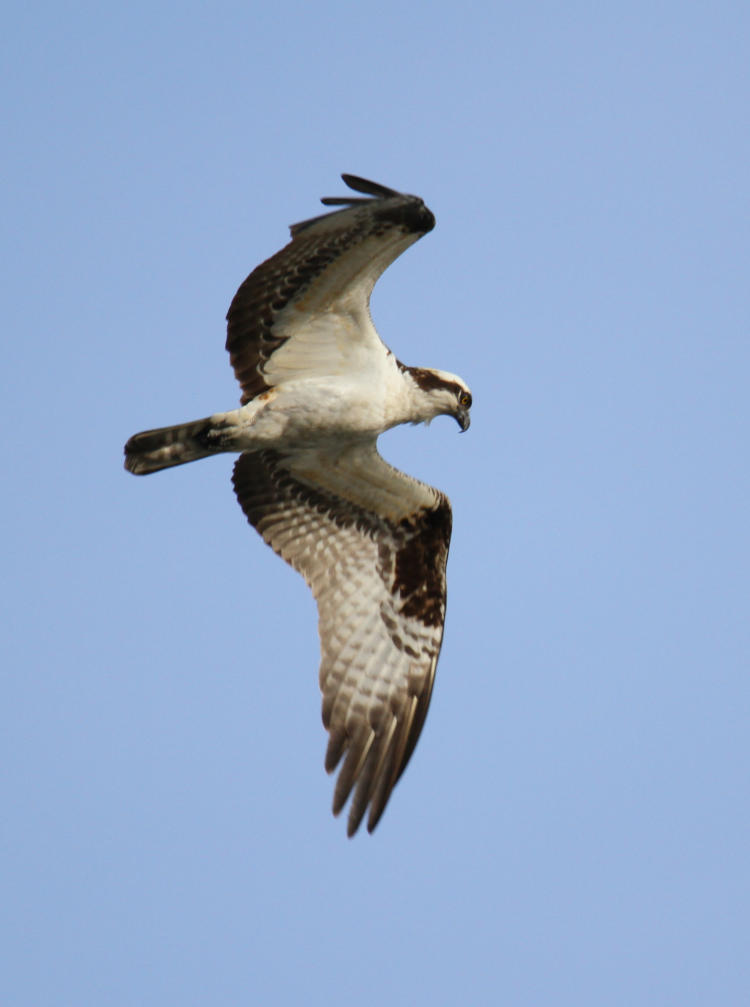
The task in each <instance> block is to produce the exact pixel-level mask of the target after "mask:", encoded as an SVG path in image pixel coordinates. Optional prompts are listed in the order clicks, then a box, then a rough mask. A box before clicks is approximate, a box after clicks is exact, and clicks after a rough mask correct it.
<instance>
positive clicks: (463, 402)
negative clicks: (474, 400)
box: [458, 392, 471, 409]
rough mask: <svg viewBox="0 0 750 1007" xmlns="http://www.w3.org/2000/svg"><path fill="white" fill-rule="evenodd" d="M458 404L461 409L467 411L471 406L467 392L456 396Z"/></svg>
mask: <svg viewBox="0 0 750 1007" xmlns="http://www.w3.org/2000/svg"><path fill="white" fill-rule="evenodd" d="M458 404H459V406H461V408H462V409H468V408H469V406H470V405H471V395H469V393H468V392H461V394H460V395H459V396H458Z"/></svg>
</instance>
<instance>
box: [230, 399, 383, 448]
mask: <svg viewBox="0 0 750 1007" xmlns="http://www.w3.org/2000/svg"><path fill="white" fill-rule="evenodd" d="M267 395H268V397H267V399H266V401H259V400H258V399H255V400H253V401H252V402H249V403H248V404H247V405H246V406H244V407H243V408H242V409H239V410H238V411H237V419H238V423H237V427H236V438H235V440H236V445H237V448H238V449H239V450H241V451H245V450H251V449H252V448H258V447H263V446H268V447H271V446H276V445H286V446H292V445H296V446H307V445H315V444H323V443H327V442H330V441H331V440H336V439H339V438H344V439H348V438H351V437H355V438H359V437H368V436H377V435H378V434H379V433H381V432H382V431H383V430H384V429H385V428H386V427H387V426H388V424H387V422H386V419H385V409H384V405H383V403H382V402H381V401H380V399H379V397H378V396H377V395H372V394H367V393H366V390H365V389H361V388H356V389H346V388H342V387H341V386H340V385H337V384H336V383H333V382H332V383H330V384H323V383H320V382H316V383H315V384H314V385H313V384H308V383H300V386H299V387H292V386H285V387H281V388H275V389H272V390H271V392H270V393H267Z"/></svg>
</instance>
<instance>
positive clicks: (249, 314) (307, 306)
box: [226, 175, 435, 404]
mask: <svg viewBox="0 0 750 1007" xmlns="http://www.w3.org/2000/svg"><path fill="white" fill-rule="evenodd" d="M342 178H343V179H344V181H345V182H346V183H347V185H349V186H350V187H351V188H354V189H356V190H357V191H359V192H367V193H370V194H371V195H372V196H373V197H374V198H372V199H360V198H351V199H345V198H340V199H339V198H326V199H324V200H323V202H324V203H327V204H329V205H331V204H333V205H337V204H340V203H346V204H347V208H346V209H344V210H337V211H335V212H333V213H328V214H324V215H323V216H320V217H314V218H312V219H311V220H305V221H302V222H301V223H299V224H293V225H292V227H291V233H292V240H291V241H290V243H289V244H288V245H287V246H286V247H285V248H282V249H281V251H280V252H277V253H276V254H275V255H273V256H271V258H270V259H267V260H266V261H265V262H264V263H262V264H261V265H260V266H258V267H257V268H256V269H254V270H253V272H252V273H251V274H250V275H249V276H248V278H247V279H246V280H245V281H244V283H243V284H242V285H241V286H240V288H239V290H238V291H237V293H236V294H235V296H234V299H233V301H232V303H231V305H230V307H229V312H228V314H227V342H226V348H227V350H228V351H229V354H230V360H231V363H232V367H233V368H234V372H235V375H236V377H237V380H238V381H239V383H240V385H241V386H242V393H243V394H242V402H243V404H244V403H246V402H249V401H250V400H251V399H253V398H255V396H256V395H258V394H260V393H261V392H264V391H266V390H267V389H268V388H269V387H270V386H271V385H273V384H275V383H276V382H275V381H274V380H273V378H271V377H269V376H268V375H267V374H266V364H267V362H268V361H269V359H270V357H271V355H272V354H273V353H274V352H275V351H276V350H277V349H278V348H279V347H280V346H281V345H282V344H283V343H285V342H286V341H287V340H289V339H292V338H294V336H295V335H298V334H300V333H301V332H304V330H305V328H306V327H307V326H310V325H313V326H314V325H315V321H316V319H317V318H318V317H319V316H320V315H321V314H322V313H326V314H329V313H331V312H334V313H335V312H338V311H340V312H342V313H343V314H346V315H347V316H352V315H354V316H356V317H359V316H364V315H366V314H367V305H368V302H369V298H370V294H371V293H372V288H373V286H374V285H375V282H376V280H377V279H378V277H379V276H380V275H381V273H382V272H383V271H384V270H385V269H386V268H387V267H388V266H389V265H390V263H391V262H393V260H394V259H395V258H397V256H399V255H400V254H401V253H402V252H403V251H405V249H407V248H408V247H409V245H411V244H412V243H413V242H415V241H416V240H417V239H418V238H420V237H421V236H422V235H423V234H426V233H427V231H430V230H432V228H433V227H434V225H435V218H434V217H433V215H432V213H431V212H430V210H428V209H427V207H426V206H425V205H424V203H423V202H422V200H421V199H419V198H418V197H417V196H408V195H403V194H401V193H398V192H394V191H393V190H392V189H386V188H385V187H384V186H380V185H377V184H376V183H374V182H367V181H366V180H365V179H360V178H356V177H355V176H353V175H343V176H342ZM365 329H367V327H365ZM365 329H363V331H362V332H361V334H360V337H361V338H363V339H377V336H376V335H375V333H374V330H373V329H372V327H371V326H370V327H369V330H367V331H365Z"/></svg>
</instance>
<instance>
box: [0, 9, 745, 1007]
mask: <svg viewBox="0 0 750 1007" xmlns="http://www.w3.org/2000/svg"><path fill="white" fill-rule="evenodd" d="M749 29H750V13H749V12H748V8H747V6H746V5H745V4H741V3H725V2H721V0H719V2H718V3H713V4H707V3H693V2H687V3H679V4H677V3H670V2H665V3H653V2H652V3H648V4H646V3H643V2H639V0H637V2H630V3H627V4H626V3H619V2H618V3H611V4H591V3H569V4H552V3H535V2H532V3H530V4H526V5H509V4H492V5H490V4H463V5H455V6H454V5H448V4H442V3H439V2H438V3H430V4H420V3H415V4H410V5H400V4H395V3H392V2H391V0H384V2H383V3H382V4H380V5H379V6H378V7H377V8H372V7H370V6H367V5H364V6H362V7H356V6H354V5H346V4H343V3H327V2H324V0H323V2H321V3H320V4H317V5H313V4H307V3H304V4H303V3H288V2H283V0H282V2H281V3H278V4H275V5H263V7H262V9H261V6H260V5H258V4H253V3H243V4H232V3H222V2H218V3H215V4H210V5H209V4H196V3H193V4H191V3H188V4H182V5H171V4H165V3H158V2H157V3H156V4H152V3H150V4H144V3H139V2H135V3H131V4H128V5H123V6H121V7H119V8H117V9H115V8H114V6H113V5H84V4H77V5H72V4H65V3H62V4H54V5H50V4H41V5H37V6H29V5H26V6H23V7H21V6H20V5H14V6H13V7H12V9H11V11H10V13H8V14H6V19H5V27H4V32H3V39H2V41H0V47H1V48H2V51H3V62H4V65H5V67H6V81H7V83H6V97H5V100H4V104H5V107H4V110H3V133H4V136H5V141H6V142H5V148H6V155H5V160H4V172H3V176H4V179H5V185H4V187H3V189H4V198H5V205H4V219H5V222H6V228H4V237H3V242H4V244H5V248H4V250H3V251H4V254H3V262H4V281H5V282H4V284H3V288H4V293H3V304H4V321H5V325H4V327H5V331H6V338H5V340H4V351H5V355H6V365H5V367H4V375H5V378H6V380H5V382H4V391H3V396H2V402H3V410H4V413H5V423H4V427H5V431H6V436H5V437H4V438H3V442H2V446H1V447H0V452H1V461H2V467H3V471H4V473H5V481H4V485H5V492H4V493H3V494H2V500H1V501H0V517H1V518H2V522H3V527H4V528H5V536H4V543H3V550H2V551H3V565H4V568H5V570H6V571H7V574H6V576H5V577H4V578H3V581H2V584H0V602H1V603H2V610H3V612H4V613H5V618H4V619H3V620H2V623H3V625H2V630H1V631H0V633H1V639H0V644H1V645H2V652H3V653H4V654H5V660H4V661H3V666H4V670H3V682H4V685H3V695H4V700H3V704H2V705H3V714H2V718H3V725H2V742H1V743H2V746H3V748H4V749H5V751H4V752H3V753H2V765H3V766H4V772H3V774H2V782H0V796H1V797H2V804H3V807H4V809H5V814H4V815H3V819H4V821H3V823H2V827H1V830H0V835H1V836H2V856H1V861H2V864H3V868H2V888H3V890H2V893H1V894H2V897H1V898H0V923H1V924H2V927H3V930H4V931H5V932H4V933H3V934H2V935H1V936H2V946H3V948H4V949H5V951H6V952H7V954H8V960H7V963H6V964H5V965H4V966H3V968H2V972H1V974H0V999H2V1002H3V1003H7V1004H8V1005H13V1007H32V1005H33V1007H47V1005H49V1007H52V1005H55V1007H57V1005H68V1004H75V1005H76V1007H88V1005H91V1007H110V1005H111V1007H129V1005H136V1004H137V1005H139V1007H142V1005H151V1004H153V1005H159V1007H164V1005H165V1004H180V1007H192V1005H196V1007H197V1005H203V1004H212V1005H214V1004H220V1005H240V1004H242V1005H244V1004H248V1003H271V1004H297V1003H306V1004H314V1005H316V1004H330V1003H331V1002H340V1003H347V1002H350V1001H352V1002H357V1003H358V1004H359V1005H362V1007H369V1005H374V1004H381V1003H383V1002H388V1003H391V1004H415V1003H431V1004H435V1005H453V1004H456V1003H471V1004H480V1005H481V1004H493V1005H494V1004H498V1003H502V1004H505V1003H507V1004H513V1005H515V1007H526V1005H534V1007H542V1005H543V1007H547V1005H549V1004H555V1005H556V1007H568V1005H570V1007H581V1005H587V1004H595V1005H597V1007H598V1005H632V1004H636V1003H637V1004H639V1005H664V1004H680V1005H681V1007H688V1005H693V1004H695V1005H705V1004H708V1003H716V1004H722V1005H723V1007H732V1005H735V1004H736V1005H740V1004H742V1005H744V1004H746V1003H747V998H748V988H749V981H750V974H749V973H750V967H748V955H747V934H748V927H749V926H750V919H749V918H748V917H749V915H750V914H749V912H748V905H750V890H749V889H750V871H749V869H748V855H747V851H748V848H749V845H750V820H749V814H748V762H749V759H750V744H749V743H748V729H747V723H748V714H749V713H750V688H749V687H748V671H749V669H750V629H749V624H748V602H749V600H750V591H749V590H748V588H749V587H750V583H749V581H750V576H749V574H748V570H749V569H750V536H749V534H748V514H749V512H750V492H749V491H750V478H749V477H748V450H747V446H748V428H749V423H748V421H749V420H750V405H749V404H748V401H749V399H750V395H748V371H749V369H750V349H749V342H748V337H749V335H750V324H749V323H750V296H749V294H748V289H749V288H748V271H749V267H750V242H749V239H748V234H749V233H750V231H749V228H748V224H749V223H750V219H749V218H750V212H749V211H750V197H749V195H748V193H749V191H750V190H749V189H748V184H747V171H748V160H749V155H750V132H749V131H748V125H749V123H748V119H749V118H750V116H749V113H748V109H749V108H750V101H749V100H748V99H749V98H750V95H749V93H748V90H749V89H748V84H749V82H750V81H749V78H750V64H749V63H748V59H747V53H748V44H749V42H750V39H749V38H748V36H749V34H750V31H749ZM342 171H348V172H353V173H357V174H361V175H364V176H366V177H370V178H374V179H376V180H378V181H382V182H384V183H385V184H387V185H391V186H393V187H395V188H400V189H402V190H405V191H409V192H416V193H418V194H420V195H421V196H423V197H424V198H425V200H426V202H427V203H428V205H429V206H430V207H431V208H432V210H433V211H434V212H435V214H436V216H437V221H438V224H437V227H436V229H435V230H434V231H433V232H432V233H431V234H430V235H429V236H427V237H426V238H425V239H424V240H423V241H421V242H420V243H419V244H418V245H416V246H415V247H414V248H412V249H411V250H410V251H409V252H408V253H407V254H406V255H405V256H404V257H403V258H402V259H400V260H399V261H398V262H397V263H396V265H395V266H394V267H393V268H392V269H391V270H389V272H388V273H387V274H386V275H385V276H384V277H383V279H382V280H381V282H380V284H379V285H378V288H377V289H376V291H375V295H374V298H373V303H372V309H373V315H374V318H375V321H376V324H377V325H378V328H379V330H380V332H381V334H382V335H383V338H384V339H385V341H386V342H387V343H388V344H389V345H391V346H392V347H393V349H394V351H395V352H396V353H397V354H398V355H399V356H400V357H401V359H403V360H404V361H406V362H407V363H411V364H420V365H427V366H437V367H442V368H445V369H448V370H452V371H457V372H459V373H460V374H462V376H463V377H464V378H465V379H466V380H467V381H468V382H469V383H470V385H471V386H472V390H473V393H474V400H475V405H474V409H473V423H472V427H471V430H470V431H469V433H467V434H466V435H465V436H461V437H459V436H458V435H457V433H456V428H455V424H453V423H452V422H450V421H449V420H445V419H441V420H437V421H435V423H433V424H432V426H431V427H430V428H429V429H426V428H421V427H420V428H409V429H404V430H399V431H395V432H392V433H390V434H389V435H388V436H386V437H385V438H383V440H382V441H381V450H382V452H383V454H384V455H385V456H386V457H387V458H388V459H389V460H390V461H391V462H393V463H394V464H397V465H399V466H401V467H402V468H404V469H405V470H407V471H409V472H412V473H414V474H415V475H418V476H420V477H421V478H423V479H426V480H428V481H430V482H432V483H434V484H436V485H438V486H440V487H441V488H442V489H444V490H446V491H447V492H448V493H449V495H450V497H451V500H452V502H453V508H454V538H453V545H452V551H451V558H450V564H449V611H448V620H447V625H446V637H445V644H444V647H443V653H442V657H441V662H440V667H439V669H438V678H437V685H436V689H435V693H434V697H433V702H432V707H431V710H430V715H429V717H428V720H427V723H426V727H425V730H424V732H423V735H422V738H421V741H420V744H419V746H418V748H417V750H416V753H415V755H414V758H413V760H412V763H411V765H410V766H409V769H408V771H407V772H406V774H405V775H404V777H403V778H402V780H401V782H400V783H399V785H398V787H397V789H396V791H395V793H394V795H393V798H392V800H391V803H390V805H389V807H388V810H387V812H386V814H385V816H384V818H383V820H382V822H381V824H380V826H379V828H378V830H377V831H376V833H375V834H374V835H373V836H371V837H370V836H367V835H366V834H362V835H358V836H357V837H356V838H355V839H354V840H352V841H348V840H347V839H346V837H345V823H344V822H343V821H338V820H334V819H333V818H332V817H331V815H330V801H331V795H332V781H331V780H330V779H329V778H328V777H326V775H325V773H324V771H323V753H324V748H325V734H324V731H323V728H322V725H321V723H320V712H319V694H318V687H317V660H318V644H317V639H316V625H315V624H316V618H315V610H314V605H313V603H312V600H311V598H310V597H309V595H308V593H307V591H306V589H305V587H304V584H303V583H302V581H301V579H299V578H298V577H296V575H295V574H293V572H292V571H290V570H289V569H287V568H286V567H285V566H284V564H282V563H281V562H280V561H279V560H278V559H277V558H276V557H275V556H273V554H272V553H271V552H270V550H268V549H267V548H266V547H265V546H264V545H263V544H262V542H261V541H260V539H259V538H258V537H257V536H256V535H255V534H254V533H253V532H252V530H251V529H249V528H248V527H247V525H246V522H245V519H244V517H243V515H242V513H241V511H240V509H239V507H238V506H237V503H236V501H235V499H234V496H233V494H232V491H231V486H230V481H229V478H230V472H231V465H232V460H231V458H229V457H223V458H217V459H210V460H208V461H204V462H201V463H198V464H196V465H191V466H186V467H185V468H184V469H179V470H173V471H170V472H167V473H164V474H162V475H159V476H154V477H152V478H149V479H147V480H136V479H133V478H132V477H130V476H129V475H127V474H126V473H125V472H124V471H123V470H122V467H121V452H122V445H123V443H124V441H125V440H126V438H127V437H128V436H129V435H130V434H131V433H133V432H134V431H136V430H139V429H142V428H144V427H149V426H156V425H162V424H167V423H174V422H179V421H181V420H187V419H191V418H194V417H198V416H203V415H205V414H207V413H209V412H212V411H215V410H219V409H227V408H231V407H233V405H234V404H235V403H236V402H237V399H238V390H237V387H236V385H235V382H234V378H233V376H232V373H231V370H230V368H229V364H228V359H227V357H226V354H225V353H224V350H223V343H224V321H223V319H224V315H225V312H226V309H227V306H228V304H229V301H230V299H231V297H232V295H233V293H234V291H235V289H236V287H237V286H238V284H239V283H240V281H241V280H242V279H243V278H244V277H245V275H246V274H247V273H248V272H249V271H250V270H251V269H252V268H253V267H254V266H255V265H256V264H257V263H258V262H260V261H261V260H262V259H263V258H265V257H267V256H268V255H269V254H271V253H272V252H274V251H275V250H276V249H277V248H278V247H280V246H281V245H282V244H283V243H284V242H285V240H286V226H287V224H289V223H290V222H292V221H295V220H299V219H303V218H305V217H309V216H311V215H312V214H314V213H315V212H316V207H317V206H318V205H319V204H318V203H317V200H318V198H319V197H320V196H322V195H336V194H339V193H341V192H343V184H342V183H341V182H340V181H338V175H339V173H340V172H342Z"/></svg>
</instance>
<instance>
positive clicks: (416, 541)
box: [125, 175, 471, 836]
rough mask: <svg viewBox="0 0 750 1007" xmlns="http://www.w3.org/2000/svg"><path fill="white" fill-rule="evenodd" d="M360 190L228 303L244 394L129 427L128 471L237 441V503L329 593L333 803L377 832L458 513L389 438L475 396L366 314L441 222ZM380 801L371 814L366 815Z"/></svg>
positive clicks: (420, 692) (398, 199)
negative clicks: (392, 458)
mask: <svg viewBox="0 0 750 1007" xmlns="http://www.w3.org/2000/svg"><path fill="white" fill-rule="evenodd" d="M342 178H343V179H344V181H345V182H346V184H347V185H348V186H349V187H350V188H351V189H354V190H355V191H357V192H360V193H364V194H365V195H364V197H327V198H325V199H323V200H322V202H323V203H324V204H326V205H328V206H343V207H344V208H343V209H339V210H335V211H334V212H332V213H326V214H324V215H322V216H319V217H313V218H311V219H310V220H305V221H302V222H301V223H299V224H293V225H292V227H291V234H292V240H291V241H290V242H289V244H288V245H286V247H285V248H283V249H282V250H281V251H280V252H277V253H276V255H273V256H272V257H271V258H270V259H268V260H267V261H266V262H264V263H262V264H261V265H260V266H258V267H257V268H256V269H254V270H253V272H252V273H251V274H250V275H249V276H248V278H247V279H246V280H245V281H244V283H243V284H242V285H241V286H240V288H239V290H238V291H237V293H236V294H235V296H234V299H233V301H232V303H231V305H230V307H229V313H228V314H227V343H226V347H227V350H228V351H229V354H230V360H231V363H232V367H233V368H234V372H235V375H236V377H237V380H238V381H239V383H240V385H241V387H242V400H241V401H242V405H241V407H240V408H239V409H234V410H231V411H229V412H225V413H214V414H213V415H212V416H209V417H207V418H206V419H202V420H196V421H194V422H192V423H183V424H179V425H178V426H172V427H162V428H160V429H158V430H147V431H145V432H143V433H139V434H135V435H134V436H133V437H131V438H130V440H129V441H128V442H127V444H126V445H125V467H126V468H127V469H128V470H129V471H130V472H133V473H134V474H136V475H146V474H148V473H150V472H157V471H159V470H160V469H165V468H169V467H171V466H173V465H182V464H184V463H185V462H190V461H194V460H195V459H197V458H204V457H206V456H208V455H213V454H216V453H219V452H226V451H230V452H240V457H239V458H238V459H237V461H236V463H235V466H234V475H233V483H234V489H235V493H236V494H237V499H238V500H239V503H240V506H241V507H242V510H243V511H244V513H245V515H246V516H247V519H248V521H249V522H250V524H252V525H253V526H254V527H255V528H256V529H257V530H258V532H260V534H261V535H262V536H263V538H264V540H265V541H266V542H267V543H268V544H269V545H270V546H271V547H272V548H273V549H274V551H275V552H277V553H278V554H279V555H280V556H281V557H282V558H283V559H285V560H286V561H287V562H288V563H290V564H291V566H293V567H294V569H295V570H297V571H299V573H301V574H302V576H303V577H304V578H305V580H306V581H307V583H308V584H309V585H310V588H311V589H312V592H313V595H314V597H315V600H316V601H317V604H318V616H319V622H318V628H319V632H320V647H321V664H320V688H321V692H322V694H323V723H324V724H325V727H326V728H327V730H328V733H329V741H328V750H327V752H326V760H325V765H326V769H327V770H328V772H332V771H333V770H334V769H336V767H337V766H338V765H339V764H340V763H342V760H343V764H342V765H341V769H340V770H339V774H338V778H337V781H336V787H335V791H334V799H333V811H334V814H338V813H339V811H341V809H342V808H343V806H344V805H345V804H346V802H347V800H348V799H349V797H350V795H352V799H351V804H350V808H349V819H348V829H347V831H348V834H349V835H350V836H351V835H353V834H354V833H355V832H356V831H357V829H358V827H359V825H360V823H361V821H362V819H363V817H364V815H365V813H368V819H367V828H368V830H369V831H372V830H373V829H374V828H375V826H376V825H377V823H378V820H379V819H380V816H381V815H382V813H383V810H384V809H385V806H386V804H387V802H388V799H389V797H390V795H391V791H392V790H393V787H394V786H395V784H396V782H397V780H398V778H399V777H400V775H401V773H402V772H403V771H404V769H405V768H406V764H407V763H408V761H409V758H410V756H411V753H412V752H413V750H414V746H415V745H416V743H417V739H418V738H419V734H420V731H421V730H422V724H423V723H424V719H425V716H426V714H427V708H428V706H429V702H430V695H431V693H432V685H433V681H434V677H435V667H436V665H437V660H438V655H439V653H440V645H441V642H442V637H443V623H444V620H445V594H446V591H445V565H446V561H447V558H448V546H449V543H450V534H451V508H450V503H449V502H448V499H447V497H446V496H445V495H444V494H443V493H441V492H440V491H439V490H436V489H434V488H433V487H431V486H427V485H426V484H425V483H421V482H419V481H418V480H416V479H413V478H412V477H411V476H408V475H405V474H404V473H403V472H399V471H398V470H397V469H394V468H393V467H392V466H390V465H388V464H387V463H386V462H385V461H384V460H383V459H382V458H381V457H380V455H379V454H378V451H377V446H376V442H377V438H378V436H379V435H380V434H381V433H383V431H384V430H388V429H389V428H390V427H393V426H396V425H397V424H399V423H421V422H429V421H430V420H431V419H433V418H434V417H435V416H439V415H449V416H453V417H455V419H456V420H457V421H458V424H459V426H460V427H461V429H462V430H466V429H467V428H468V426H469V410H470V407H471V393H470V391H469V389H468V387H467V385H466V384H465V382H464V381H462V380H461V378H459V377H457V376H456V375H455V374H449V373H447V372H445V371H438V370H433V369H430V368H422V367H408V366H406V365H405V364H402V363H401V362H400V361H399V360H397V359H396V357H395V356H394V355H393V353H392V352H391V351H390V350H389V349H388V348H387V347H386V346H385V345H384V344H383V343H382V341H381V340H380V337H379V336H378V334H377V332H376V331H375V327H374V326H373V324H372V320H371V318H370V311H369V301H370V294H371V293H372V288H373V286H374V284H375V282H376V281H377V279H378V277H379V276H380V274H381V273H382V272H383V271H384V270H385V269H386V268H387V267H388V266H389V265H390V264H391V262H393V260H394V259H396V258H397V257H398V256H399V255H400V254H401V253H402V252H404V251H405V250H406V249H407V248H408V247H409V245H411V244H413V243H414V242H415V241H417V240H418V239H419V238H420V237H422V235H423V234H426V233H427V232H428V231H430V230H432V228H433V227H434V225H435V218H434V217H433V215H432V213H431V212H430V210H428V209H427V207H426V206H425V205H424V203H423V202H422V200H421V199H419V198H418V197H417V196H409V195H405V194H403V193H399V192H396V191H394V190H393V189H388V188H386V187H385V186H383V185H378V184H377V183H375V182H368V181H367V180H366V179H363V178H358V177H356V176H354V175H343V176H342ZM368 808H369V812H368Z"/></svg>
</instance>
